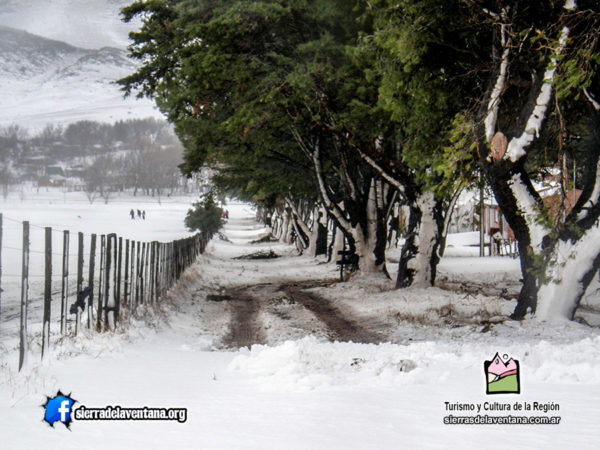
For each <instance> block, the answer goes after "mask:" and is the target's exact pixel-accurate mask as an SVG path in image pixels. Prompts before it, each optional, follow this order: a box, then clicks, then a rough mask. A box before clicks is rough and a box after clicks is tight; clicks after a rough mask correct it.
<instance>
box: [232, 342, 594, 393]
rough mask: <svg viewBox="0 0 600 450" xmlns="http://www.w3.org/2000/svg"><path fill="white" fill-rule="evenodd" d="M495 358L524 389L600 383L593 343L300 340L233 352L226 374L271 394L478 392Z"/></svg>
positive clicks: (256, 346)
mask: <svg viewBox="0 0 600 450" xmlns="http://www.w3.org/2000/svg"><path fill="white" fill-rule="evenodd" d="M499 350H501V351H504V352H506V353H508V354H510V355H511V356H513V357H515V359H517V360H519V361H520V367H521V379H522V380H523V382H524V383H534V384H535V383H558V384H581V385H598V383H600V336H596V337H595V338H587V339H582V340H580V341H577V342H572V343H568V344H562V345H557V344H556V343H551V342H547V341H541V342H538V343H531V342H530V343H525V344H523V345H516V344H514V345H511V346H507V347H503V348H502V349H499V346H498V345H497V344H494V343H489V342H488V343H484V344H478V343H469V344H462V343H461V342H434V341H430V342H419V343H413V344H409V345H396V344H389V343H386V344H378V345H373V344H355V343H342V342H334V343H329V342H325V341H320V340H317V339H316V338H314V337H306V338H304V339H300V340H297V341H287V342H284V343H283V344H281V345H278V346H275V347H269V346H263V345H255V346H252V349H251V350H243V351H242V352H240V354H239V355H238V356H237V357H236V358H235V359H234V360H233V361H232V362H231V364H230V365H229V370H231V371H234V372H242V373H244V374H247V375H252V376H253V377H254V379H255V382H256V383H257V384H258V385H259V386H260V388H261V389H264V390H267V391H278V392H279V391H281V392H304V391H310V390H323V389H325V390H327V389H338V388H344V389H348V388H357V389H363V388H364V389H370V388H373V387H394V386H403V385H432V386H437V385H440V384H441V385H443V384H447V383H453V381H452V380H457V379H465V380H473V381H475V382H476V383H477V384H481V385H483V384H484V375H483V362H484V360H486V359H490V358H491V357H493V355H494V354H495V352H497V351H499ZM419 389H425V387H422V388H419Z"/></svg>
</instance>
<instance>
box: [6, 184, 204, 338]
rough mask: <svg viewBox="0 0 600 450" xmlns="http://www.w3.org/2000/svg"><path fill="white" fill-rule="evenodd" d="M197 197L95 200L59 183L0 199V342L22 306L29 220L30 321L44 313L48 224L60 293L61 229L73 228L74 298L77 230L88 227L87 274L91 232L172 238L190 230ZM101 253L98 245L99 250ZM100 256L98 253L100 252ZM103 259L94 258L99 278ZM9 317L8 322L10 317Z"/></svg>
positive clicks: (56, 289)
mask: <svg viewBox="0 0 600 450" xmlns="http://www.w3.org/2000/svg"><path fill="white" fill-rule="evenodd" d="M196 200H197V196H192V195H186V196H173V197H167V196H163V197H161V199H160V202H159V201H158V198H151V197H145V196H137V197H134V196H132V195H120V196H119V195H117V194H115V195H114V196H113V198H112V199H110V201H109V203H108V204H105V203H104V201H103V200H102V199H101V198H98V199H96V200H95V201H94V203H93V204H91V203H90V202H89V201H88V199H87V197H86V195H85V193H83V192H61V190H60V189H57V188H40V189H37V188H35V187H23V190H22V191H19V192H11V193H10V194H9V196H8V198H6V199H0V213H2V217H3V227H2V228H3V230H2V231H3V234H2V258H1V260H0V262H1V263H2V290H3V292H2V302H1V304H0V341H1V340H2V339H4V338H5V337H6V336H7V335H14V334H16V332H17V329H18V323H17V322H15V321H12V318H13V317H14V316H15V314H16V313H17V312H18V310H19V304H20V293H21V261H22V248H23V224H22V221H24V220H27V221H29V222H30V238H29V243H30V244H29V245H30V270H29V273H30V280H29V302H30V321H32V322H33V323H35V321H36V319H40V318H41V312H42V310H41V304H42V298H43V292H44V245H45V244H44V235H45V230H44V227H52V230H53V232H52V253H53V257H52V266H53V277H52V280H53V282H52V291H53V293H54V295H55V296H56V297H58V298H60V292H61V274H62V254H63V230H69V232H70V244H69V278H68V280H69V286H68V287H69V292H70V293H71V298H74V290H75V286H76V277H77V239H78V236H77V233H78V232H80V231H81V232H84V254H85V258H84V274H85V277H86V279H87V274H88V271H89V269H88V267H89V265H88V263H89V252H90V240H91V234H93V233H95V234H97V235H98V237H97V240H98V241H97V248H98V249H99V245H100V235H101V234H108V233H116V234H117V235H118V236H120V237H122V238H123V239H124V240H125V239H131V240H136V241H140V242H150V241H155V240H156V241H161V242H170V241H172V240H175V239H181V238H184V237H188V236H190V235H192V233H190V232H189V231H188V230H186V228H185V226H184V222H183V220H184V218H185V215H186V213H187V211H188V209H189V208H190V207H191V204H192V203H193V202H194V201H196ZM131 209H134V210H135V211H136V213H137V210H138V209H139V210H140V211H145V213H146V219H145V220H142V219H139V218H137V216H136V219H134V220H131V219H130V216H129V212H130V210H131ZM97 252H98V253H97V254H99V250H97ZM97 258H98V256H97ZM98 271H99V264H98V263H96V272H97V275H96V280H98ZM59 309H60V308H58V307H54V308H53V311H52V321H53V322H54V323H58V322H59V321H60V311H59ZM7 320H9V322H8V323H6V321H7Z"/></svg>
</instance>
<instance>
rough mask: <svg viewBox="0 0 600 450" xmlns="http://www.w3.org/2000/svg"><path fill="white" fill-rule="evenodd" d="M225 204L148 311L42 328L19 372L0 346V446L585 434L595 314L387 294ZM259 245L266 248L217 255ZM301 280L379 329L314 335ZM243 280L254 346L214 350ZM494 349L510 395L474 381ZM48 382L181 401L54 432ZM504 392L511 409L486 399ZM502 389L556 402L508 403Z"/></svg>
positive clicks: (381, 283) (453, 269) (130, 399)
mask: <svg viewBox="0 0 600 450" xmlns="http://www.w3.org/2000/svg"><path fill="white" fill-rule="evenodd" d="M228 209H229V212H230V218H231V219H230V221H229V223H228V225H227V226H226V228H225V232H224V235H225V236H224V237H227V238H228V239H229V241H230V242H227V241H224V240H221V239H214V240H213V241H212V242H211V243H210V245H209V248H208V249H207V252H206V253H205V254H204V255H202V256H201V257H200V259H199V261H198V264H197V265H195V266H193V267H191V268H190V269H189V270H188V271H187V272H186V274H185V275H184V276H183V278H182V279H181V280H180V282H179V284H178V285H177V286H176V287H175V288H174V289H172V290H171V292H170V293H169V296H168V298H167V299H165V301H164V302H163V303H162V305H161V308H160V310H159V311H152V310H146V311H145V314H142V313H143V312H144V311H141V312H140V313H139V314H137V315H135V317H130V319H129V327H128V328H124V329H122V330H120V331H119V332H118V333H115V334H107V333H104V334H101V335H96V334H95V333H93V332H91V333H87V332H84V333H82V334H81V335H80V336H79V337H77V338H76V339H74V338H68V339H58V338H57V337H56V336H55V338H54V340H53V342H52V346H51V355H50V357H49V358H48V359H47V360H46V361H44V362H43V363H40V362H39V349H38V348H34V349H33V350H32V352H33V353H32V354H30V355H29V356H30V358H29V364H28V366H27V369H26V370H24V371H23V372H22V373H21V374H17V373H16V361H17V351H16V342H11V341H6V342H2V343H0V345H1V346H2V349H1V350H2V353H1V355H2V356H1V359H0V398H2V399H3V401H1V402H0V434H1V436H2V445H3V447H4V446H5V445H6V446H7V448H24V449H30V448H41V447H42V446H45V447H49V448H110V447H114V448H163V447H165V446H169V447H174V448H257V449H259V448H260V449H264V448H278V449H279V448H286V449H287V448H361V449H362V448H465V447H468V448H506V447H507V446H511V447H516V448H520V449H524V448H531V449H534V448H535V449H537V448H578V449H580V448H583V449H585V448H590V449H591V448H597V442H598V438H600V429H599V428H598V426H597V423H598V420H599V419H600V410H599V409H598V407H597V404H598V402H599V401H600V335H599V333H598V330H597V329H592V328H589V327H585V326H583V325H580V324H577V323H569V324H563V325H561V326H560V327H555V328H552V329H550V328H549V327H545V326H544V324H539V323H535V324H533V323H529V322H527V321H525V322H523V323H519V322H510V321H504V320H503V319H504V315H505V314H506V313H507V312H509V311H510V310H511V309H512V307H513V306H514V303H513V301H511V300H506V299H503V298H500V297H493V296H484V295H483V294H480V293H478V294H469V293H464V292H463V293H458V292H451V291H447V290H442V289H439V288H432V289H425V290H403V291H392V290H390V282H389V281H387V280H385V279H373V278H363V277H356V278H354V279H352V280H351V281H350V282H348V283H343V284H342V283H336V282H335V281H334V280H335V278H336V275H337V271H336V269H335V266H332V265H329V264H324V263H323V261H316V260H313V259H310V258H306V257H297V256H294V251H293V250H292V249H291V248H290V247H288V246H285V245H282V244H279V243H270V244H269V243H267V244H251V243H250V242H251V241H252V240H254V239H256V238H258V237H261V236H263V235H264V234H265V233H266V230H265V229H264V228H262V227H261V226H260V225H258V224H256V223H255V222H254V221H253V220H252V216H253V211H252V210H251V209H250V208H249V207H248V206H246V205H242V204H233V203H230V204H229V205H228ZM13 213H14V212H13ZM258 250H263V251H268V250H273V251H274V252H275V253H277V254H278V255H282V256H281V257H280V258H275V259H268V260H245V259H232V258H233V257H236V256H239V255H247V254H251V253H254V252H256V251H258ZM390 267H391V266H390ZM494 268H495V269H494ZM440 271H441V272H442V273H443V275H444V277H446V279H447V280H448V281H449V282H450V281H455V280H457V279H458V281H460V280H461V279H464V280H469V279H471V278H476V279H478V281H479V282H490V283H493V282H498V281H499V280H504V279H506V280H510V279H512V277H513V276H514V275H515V273H517V274H518V266H517V271H516V272H515V269H514V262H513V260H508V259H506V260H501V259H498V260H496V261H494V260H493V259H486V261H481V260H480V261H479V264H478V263H477V259H476V258H475V259H473V258H464V259H460V258H457V257H451V258H448V259H445V260H443V262H442V267H441V270H440ZM506 271H508V274H506ZM517 276H518V275H517ZM461 277H462V278H461ZM283 280H285V283H288V284H289V285H290V286H296V287H295V288H286V287H285V286H284V285H283V284H282V283H283ZM307 280H308V281H307ZM310 280H325V281H324V282H323V283H321V284H320V287H314V288H312V289H307V290H306V291H305V292H308V293H309V294H310V295H318V296H320V297H319V298H321V299H322V302H324V303H329V304H331V305H332V307H333V311H337V313H338V314H339V315H342V316H344V317H345V319H347V320H348V321H350V322H352V323H353V324H354V325H356V326H357V327H361V328H362V329H363V330H364V331H368V332H371V331H373V330H377V331H378V333H379V334H380V335H382V337H383V341H384V343H381V344H360V343H353V342H330V340H329V339H328V337H330V336H331V334H330V333H331V330H327V328H328V325H327V323H326V322H324V321H323V320H320V319H319V317H321V316H318V314H317V313H316V312H314V310H309V309H307V308H304V307H303V306H302V304H301V301H300V297H296V298H294V295H296V293H297V292H298V291H297V290H294V289H299V288H298V286H302V283H308V282H310ZM316 284H318V283H316ZM286 289H287V290H286ZM235 293H239V294H240V296H241V295H242V294H243V295H244V296H246V297H244V298H241V299H236V298H235ZM251 295H256V296H257V299H256V300H255V301H254V303H255V304H256V305H255V306H256V307H257V308H258V311H256V310H254V311H253V314H255V322H256V325H257V326H259V327H260V330H259V331H260V334H261V341H262V342H263V344H262V345H254V346H252V348H251V349H247V348H243V349H241V350H230V349H227V348H224V347H226V342H227V335H228V333H229V331H230V328H231V327H232V326H234V325H235V324H234V323H232V317H233V314H234V313H235V304H239V305H242V304H245V303H250V302H251V300H252V299H251V298H250V296H251ZM211 296H212V297H211ZM228 296H230V297H233V298H229V297H228ZM260 296H263V297H260ZM265 296H266V297H265ZM228 298H229V300H231V301H228V300H227V299H228ZM38 334H39V333H38ZM385 341H387V342H385ZM496 352H499V353H500V355H503V354H508V355H510V356H511V357H513V358H515V359H517V360H518V361H519V363H520V380H521V393H520V394H519V395H509V394H504V395H502V394H500V395H486V383H485V376H484V368H483V363H484V361H485V360H490V359H491V358H492V357H493V356H494V355H495V353H496ZM59 389H60V390H61V391H62V392H65V393H71V394H72V397H73V398H74V399H76V400H77V401H78V404H79V405H86V406H88V407H100V406H104V405H121V406H127V407H142V406H149V407H154V406H164V407H185V408H187V409H188V416H187V421H186V422H185V423H177V422H143V421H139V422H128V421H121V422H116V421H115V422H113V421H86V422H83V421H74V423H72V424H71V431H68V430H66V429H65V427H64V426H63V425H62V424H60V423H58V424H55V427H54V429H52V428H50V427H49V426H48V425H47V424H46V423H44V422H43V421H42V417H43V411H44V409H43V408H42V407H40V405H42V404H43V403H44V402H45V400H46V395H48V396H53V395H55V394H56V392H57V391H58V390H59ZM446 402H448V405H447V404H446ZM534 402H535V403H534ZM456 403H459V404H461V405H467V404H468V405H470V404H473V405H474V407H475V408H477V406H478V405H481V407H482V410H481V411H480V413H479V414H480V415H488V416H491V417H498V416H508V415H512V416H528V417H529V416H560V417H561V420H560V424H559V425H445V424H444V417H446V416H449V415H453V416H469V417H473V416H476V415H477V409H476V410H475V411H474V412H472V411H460V410H456V409H454V410H450V405H454V404H456ZM506 404H508V405H511V410H499V408H500V407H503V406H504V405H506ZM515 404H519V405H523V407H524V408H526V407H527V406H531V407H532V408H534V407H535V405H536V404H540V405H550V407H552V408H556V405H558V407H559V409H558V410H556V409H554V410H546V411H543V410H541V411H534V410H531V411H516V412H515V411H513V410H512V407H514V405H515ZM77 406H78V405H77V404H76V407H77Z"/></svg>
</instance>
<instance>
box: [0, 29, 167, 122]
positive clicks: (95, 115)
mask: <svg viewBox="0 0 600 450" xmlns="http://www.w3.org/2000/svg"><path fill="white" fill-rule="evenodd" d="M135 69H136V63H135V62H134V61H133V60H131V59H129V58H128V57H127V53H126V51H125V50H122V49H118V48H112V47H103V48H100V49H97V50H93V49H84V48H79V47H75V46H73V45H69V44H67V43H65V42H61V41H56V40H52V39H46V38H43V37H40V36H36V35H33V34H30V33H27V32H25V31H22V30H17V29H14V28H9V27H6V26H0V93H1V96H0V126H5V125H7V124H10V123H18V124H21V125H23V126H26V127H30V128H31V127H33V128H38V129H39V128H43V127H44V126H45V125H46V124H47V123H63V124H66V123H69V122H73V121H77V120H83V119H88V120H98V121H105V122H106V121H108V122H114V121H116V120H118V119H126V118H134V117H147V116H154V117H160V114H159V113H158V111H156V110H155V109H154V107H153V104H152V103H151V102H150V101H149V100H141V101H140V100H136V99H132V98H130V99H123V96H122V92H121V91H120V90H119V86H117V85H116V84H115V81H116V80H118V79H119V78H122V77H124V76H126V75H128V74H130V73H132V72H133V71H134V70H135Z"/></svg>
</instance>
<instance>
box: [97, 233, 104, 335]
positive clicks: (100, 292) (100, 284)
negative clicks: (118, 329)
mask: <svg viewBox="0 0 600 450" xmlns="http://www.w3.org/2000/svg"><path fill="white" fill-rule="evenodd" d="M105 249H106V236H105V235H104V234H102V235H101V236H100V277H99V279H98V312H97V313H96V330H98V331H102V298H103V297H102V296H103V294H104V289H103V288H104V286H103V283H104V277H105V273H104V258H105V254H104V253H105Z"/></svg>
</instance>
